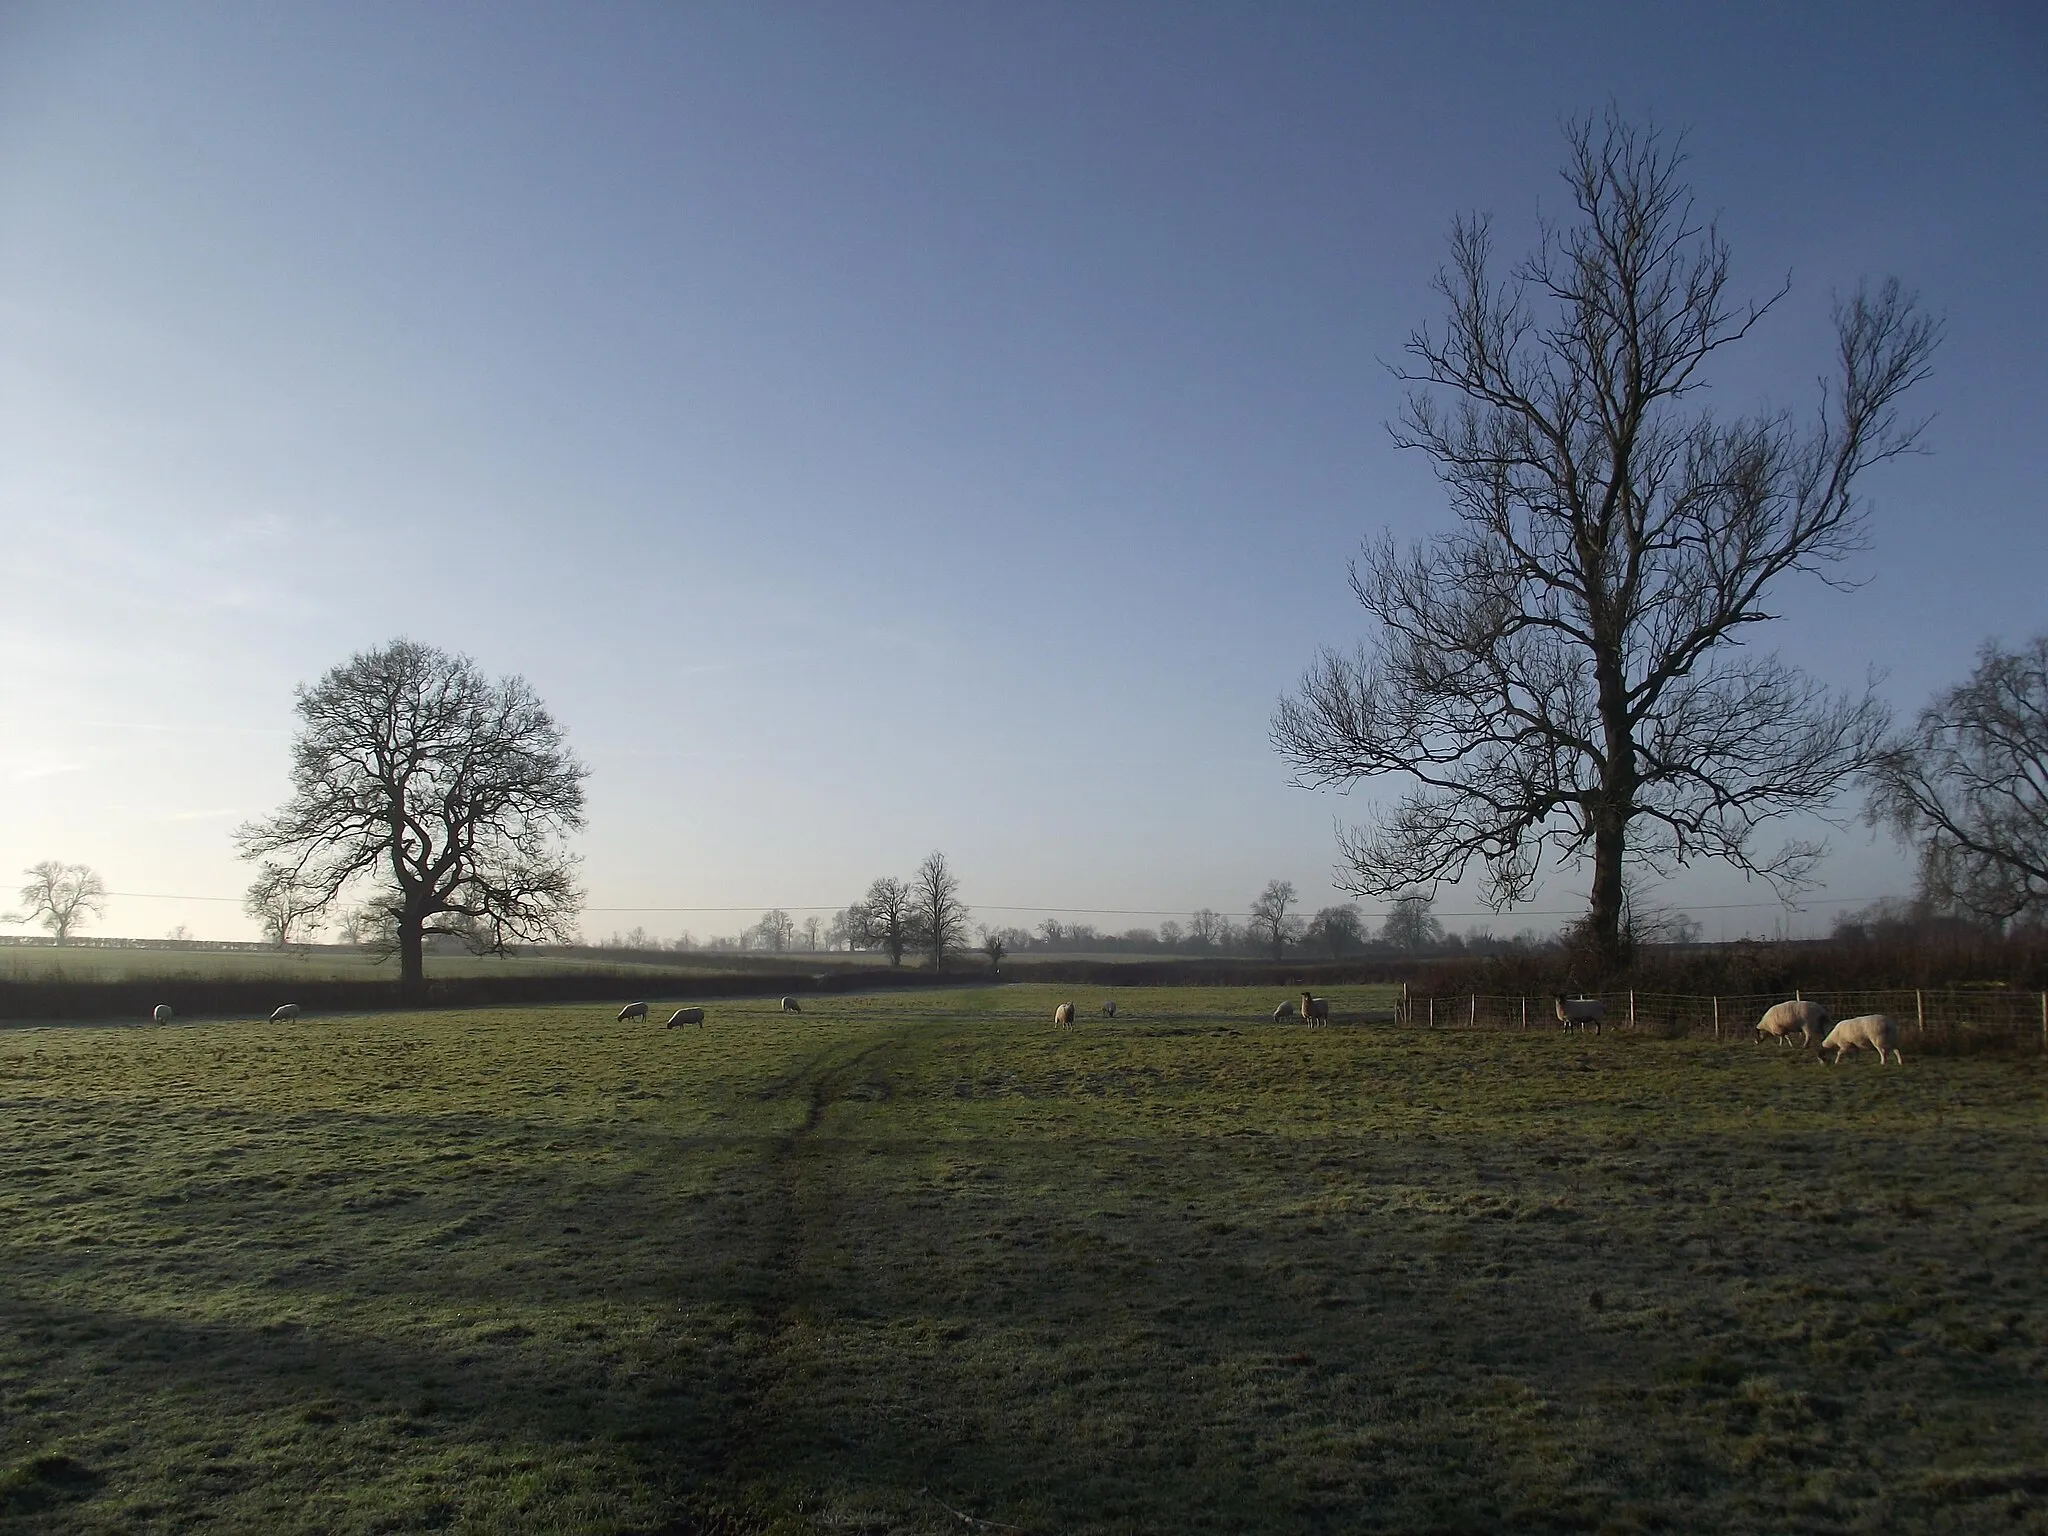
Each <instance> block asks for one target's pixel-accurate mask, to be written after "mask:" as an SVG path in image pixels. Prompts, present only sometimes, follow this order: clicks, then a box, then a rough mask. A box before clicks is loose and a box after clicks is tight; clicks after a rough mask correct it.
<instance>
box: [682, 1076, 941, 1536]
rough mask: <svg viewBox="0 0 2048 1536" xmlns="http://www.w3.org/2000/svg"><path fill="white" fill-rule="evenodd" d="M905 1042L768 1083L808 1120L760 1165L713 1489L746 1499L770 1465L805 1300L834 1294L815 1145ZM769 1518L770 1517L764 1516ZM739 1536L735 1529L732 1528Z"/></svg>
mask: <svg viewBox="0 0 2048 1536" xmlns="http://www.w3.org/2000/svg"><path fill="white" fill-rule="evenodd" d="M905 1043H906V1042H905V1041H904V1039H903V1038H902V1037H901V1036H895V1035H892V1036H890V1037H888V1038H885V1039H881V1040H876V1041H873V1042H871V1043H869V1044H866V1045H863V1046H861V1047H860V1048H859V1049H857V1050H855V1051H853V1052H852V1054H851V1055H847V1054H844V1051H845V1047H844V1046H841V1047H837V1048H834V1049H828V1050H824V1051H820V1052H819V1053H818V1054H817V1055H815V1056H813V1057H811V1058H810V1059H809V1060H807V1061H806V1062H805V1063H804V1064H803V1065H802V1066H801V1067H800V1068H798V1069H797V1070H796V1071H795V1072H792V1073H788V1074H785V1075H783V1076H781V1077H779V1078H776V1079H773V1080H771V1081H770V1082H769V1083H768V1084H766V1085H765V1086H764V1087H763V1088H762V1089H761V1090H760V1092H759V1095H758V1096H759V1097H760V1098H761V1099H763V1100H767V1101H774V1100H778V1099H790V1098H795V1097H797V1096H798V1095H799V1094H802V1095H803V1096H804V1099H805V1106H804V1117H803V1119H802V1120H801V1121H800V1122H799V1123H798V1124H797V1125H795V1126H794V1127H792V1128H791V1129H790V1130H788V1131H787V1132H785V1133H783V1134H782V1135H780V1136H777V1137H776V1138H774V1139H773V1141H772V1142H771V1143H770V1144H769V1147H768V1150H767V1153H766V1157H765V1159H764V1162H763V1167H762V1185H763V1189H762V1198H763V1200H764V1202H765V1203H766V1204H768V1205H769V1206H770V1207H771V1209H770V1212H769V1218H768V1223H767V1224H768V1228H769V1236H768V1239H767V1243H766V1253H765V1257H764V1259H763V1262H762V1267H761V1273H760V1278H759V1281H758V1282H757V1283H753V1284H750V1285H749V1286H748V1287H747V1294H745V1295H743V1296H742V1297H740V1298H737V1299H739V1300H741V1301H742V1302H743V1304H744V1305H745V1306H746V1307H747V1308H748V1311H749V1313H750V1314H751V1316H750V1319H749V1322H748V1324H746V1325H744V1326H746V1327H747V1329H748V1331H750V1332H751V1333H752V1334H753V1344H752V1347H751V1348H750V1349H749V1351H748V1363H747V1365H746V1367H745V1370H744V1375H743V1376H742V1378H741V1379H740V1380H739V1381H738V1382H737V1383H736V1384H735V1390H734V1392H733V1395H732V1400H731V1401H732V1411H731V1420H730V1423H729V1425H728V1428H727V1433H726V1434H725V1435H724V1436H723V1437H722V1438H721V1441H720V1444H719V1446H718V1448H717V1451H716V1454H715V1455H714V1456H713V1457H712V1458H711V1463H710V1475H709V1478H708V1479H707V1481H708V1482H709V1484H710V1486H711V1487H712V1488H714V1489H718V1490H720V1491H721V1492H722V1493H725V1494H727V1495H731V1496H735V1497H736V1498H738V1499H739V1500H745V1499H746V1494H747V1487H746V1485H747V1484H748V1482H749V1481H750V1480H752V1479H755V1478H758V1477H760V1475H761V1474H762V1473H763V1471H764V1470H766V1468H767V1466H768V1462H767V1461H766V1459H765V1457H766V1454H769V1453H772V1449H773V1439H774V1436H775V1433H776V1431H777V1430H778V1428H779V1427H780V1424H781V1420H782V1417H783V1415H782V1414H780V1413H779V1412H778V1410H777V1407H776V1404H777V1400H778V1398H779V1397H780V1396H781V1395H782V1394H783V1392H784V1389H785V1386H786V1383H787V1381H788V1379H789V1376H790V1374H791V1371H792V1369H793V1366H794V1362H793V1360H792V1358H791V1353H792V1348H793V1345H794V1342H795V1336H796V1333H797V1330H798V1329H799V1328H800V1327H801V1326H802V1324H803V1322H804V1316H805V1303H806V1301H807V1300H808V1299H809V1298H810V1296H811V1295H812V1293H813V1292H814V1291H815V1292H816V1293H818V1294H824V1293H828V1292H829V1291H830V1290H831V1283H830V1281H829V1280H826V1281H820V1282H818V1283H817V1284H816V1285H815V1286H814V1285H813V1284H812V1282H811V1281H810V1280H809V1279H808V1278H807V1275H808V1271H809V1270H810V1268H811V1267H812V1258H811V1255H812V1253H813V1252H814V1251H815V1250H816V1248H817V1247H818V1246H820V1243H821V1240H822V1239H823V1238H824V1236H825V1234H826V1233H827V1232H828V1231H829V1229H830V1228H831V1227H832V1226H833V1224H834V1222H835V1220H836V1213H837V1210H838V1201H837V1200H836V1198H835V1196H834V1192H833V1188H832V1185H833V1182H834V1181H833V1180H832V1179H831V1178H830V1176H829V1174H830V1166H831V1158H832V1156H833V1153H832V1152H831V1151H830V1150H829V1149H826V1148H822V1147H820V1146H819V1144H818V1132H819V1130H820V1129H821V1128H822V1127H823V1126H824V1124H825V1120H826V1117H827V1116H828V1115H829V1114H830V1112H831V1110H832V1108H833V1106H834V1105H836V1104H840V1103H843V1102H845V1101H847V1100H848V1099H849V1098H853V1097H854V1095H853V1093H852V1092H851V1090H852V1089H854V1088H855V1087H857V1086H859V1085H860V1084H862V1083H863V1082H864V1081H866V1080H868V1079H870V1078H871V1077H872V1076H873V1074H874V1064H875V1061H876V1058H878V1057H881V1058H885V1059H886V1057H887V1056H889V1055H890V1054H893V1053H895V1052H898V1051H900V1050H901V1049H902V1047H903V1046H904V1044H905ZM704 1513H706V1514H709V1515H712V1516H713V1518H718V1519H724V1520H728V1521H730V1520H732V1519H733V1518H734V1517H733V1515H732V1514H731V1512H730V1511H729V1510H728V1509H725V1508H723V1507H720V1508H717V1509H716V1510H715V1511H714V1510H706V1511H705V1512H704ZM759 1513H760V1515H761V1516H762V1517H763V1518H771V1517H772V1513H771V1512H769V1511H760V1512H759ZM734 1528H735V1529H737V1526H735V1527H734Z"/></svg>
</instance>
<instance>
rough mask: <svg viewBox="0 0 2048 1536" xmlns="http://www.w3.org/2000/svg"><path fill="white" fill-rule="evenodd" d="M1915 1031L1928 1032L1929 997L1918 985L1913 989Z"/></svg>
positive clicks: (1920, 1033)
mask: <svg viewBox="0 0 2048 1536" xmlns="http://www.w3.org/2000/svg"><path fill="white" fill-rule="evenodd" d="M1913 1033H1914V1034H1916V1035H1924V1034H1926V1033H1927V999H1926V995H1925V994H1924V993H1922V992H1921V991H1920V990H1919V989H1918V988H1917V987H1916V988H1914V990H1913Z"/></svg>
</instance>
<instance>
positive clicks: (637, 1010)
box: [619, 1003, 647, 1024]
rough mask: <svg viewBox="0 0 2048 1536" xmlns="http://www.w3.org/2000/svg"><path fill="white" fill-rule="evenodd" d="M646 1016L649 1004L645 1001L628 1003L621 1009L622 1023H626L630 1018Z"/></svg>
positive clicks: (620, 1017) (620, 1018)
mask: <svg viewBox="0 0 2048 1536" xmlns="http://www.w3.org/2000/svg"><path fill="white" fill-rule="evenodd" d="M646 1017H647V1005H646V1004H645V1003H628V1004H626V1006H625V1007H623V1008H621V1009H620V1010H619V1022H620V1023H621V1024H623V1023H625V1022H626V1020H628V1019H644V1018H646Z"/></svg>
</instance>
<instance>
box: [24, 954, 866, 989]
mask: <svg viewBox="0 0 2048 1536" xmlns="http://www.w3.org/2000/svg"><path fill="white" fill-rule="evenodd" d="M721 958H722V957H721ZM735 958H738V957H735ZM771 958H772V959H773V960H778V961H783V962H784V968H785V969H787V968H792V967H794V966H795V965H799V964H801V965H809V964H810V963H811V962H812V961H815V960H820V959H823V958H825V957H821V956H814V955H805V956H801V957H783V956H775V957H768V956H764V955H762V954H759V953H758V952H756V953H751V954H749V955H747V956H746V957H745V960H751V961H753V962H754V963H755V964H757V965H758V964H759V963H760V962H761V961H763V960H767V959H771ZM833 958H836V959H840V960H843V959H844V958H845V957H844V956H837V957H833ZM745 968H747V967H746V964H745V963H744V961H742V962H741V963H738V964H735V963H733V962H732V961H727V962H726V963H724V964H720V963H719V962H718V960H706V959H704V958H703V957H701V956H697V955H691V954H679V955H677V956H676V960H675V964H673V965H669V964H665V963H664V964H655V963H652V962H650V961H648V960H646V959H645V958H644V957H643V956H642V955H641V954H640V952H638V951H634V952H630V953H629V952H622V953H621V954H620V955H619V956H617V957H616V958H614V957H611V956H607V955H604V954H603V953H602V952H597V953H592V952H589V951H586V952H584V953H582V954H578V955H565V954H560V953H554V952H550V951H537V952H529V953H522V954H516V955H470V954H434V955H430V956H429V957H428V959H427V975H428V977H429V978H430V979H432V980H435V981H440V980H444V979H447V978H452V977H464V976H521V975H525V976H536V977H539V976H558V975H575V974H577V973H579V972H583V971H600V972H604V973H606V974H614V973H626V974H639V975H644V976H646V977H648V978H649V979H650V980H649V984H650V985H652V984H653V982H654V980H656V979H659V978H662V977H670V978H674V977H688V976H693V975H694V976H717V975H723V974H729V973H730V972H731V971H734V970H740V969H745ZM397 976H398V961H397V960H396V959H395V958H391V957H388V956H387V957H379V956H377V955H374V954H372V953H370V952H368V951H365V950H360V949H355V948H352V947H350V946H346V945H340V944H312V945H295V946H293V947H292V948H291V949H288V950H281V949H157V948H153V947H152V948H141V947H134V948H131V947H128V946H125V945H122V946H115V945H105V946H102V945H88V944H74V945H67V946H65V947H64V948H62V949H59V948H57V947H56V946H54V945H41V944H36V945H29V944H24V945H18V946H17V945H6V946H0V981H37V982H53V981H54V982H75V983H85V984H91V983H93V982H127V981H158V982H176V981H200V982H206V981H276V982H278V983H279V984H280V985H283V986H290V985H291V984H292V983H293V982H295V981H393V980H395V979H397ZM671 984H672V985H673V984H677V983H674V982H672V983H671Z"/></svg>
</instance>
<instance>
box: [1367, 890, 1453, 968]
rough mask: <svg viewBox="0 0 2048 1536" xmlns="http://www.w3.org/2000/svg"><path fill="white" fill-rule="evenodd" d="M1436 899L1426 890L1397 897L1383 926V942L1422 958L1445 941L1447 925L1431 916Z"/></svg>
mask: <svg viewBox="0 0 2048 1536" xmlns="http://www.w3.org/2000/svg"><path fill="white" fill-rule="evenodd" d="M1435 905H1436V898H1435V897H1434V896H1432V895H1430V894H1429V892H1427V891H1408V892H1406V893H1404V894H1402V895H1400V896H1396V897H1395V898H1394V901H1393V905H1392V906H1390V907H1388V908H1387V920H1386V921H1385V922H1384V923H1382V924H1380V942H1381V943H1382V944H1385V945H1387V946H1388V947H1389V948H1391V949H1398V950H1400V951H1401V952H1402V953H1403V954H1409V955H1419V954H1421V953H1422V952H1423V951H1424V950H1426V949H1435V948H1437V947H1439V946H1440V945H1441V944H1442V943H1443V941H1444V925H1443V924H1442V923H1440V922H1438V921H1437V920H1436V918H1435V917H1433V916H1431V915H1430V910H1429V909H1430V908H1431V907H1433V906H1435Z"/></svg>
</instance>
